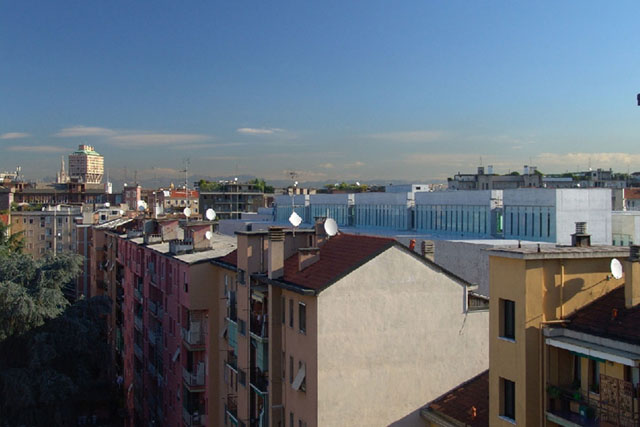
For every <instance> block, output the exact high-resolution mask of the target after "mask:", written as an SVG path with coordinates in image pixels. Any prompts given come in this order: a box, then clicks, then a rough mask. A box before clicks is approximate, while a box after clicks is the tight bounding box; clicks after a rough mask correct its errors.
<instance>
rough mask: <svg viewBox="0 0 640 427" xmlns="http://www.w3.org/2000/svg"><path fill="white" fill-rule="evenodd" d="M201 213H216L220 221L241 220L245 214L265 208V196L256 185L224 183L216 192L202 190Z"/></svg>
mask: <svg viewBox="0 0 640 427" xmlns="http://www.w3.org/2000/svg"><path fill="white" fill-rule="evenodd" d="M199 203H200V211H201V212H205V211H206V210H207V209H213V210H214V211H216V215H217V217H218V218H219V219H239V218H240V217H241V216H242V213H243V212H258V209H259V208H262V207H264V206H265V195H264V193H263V192H261V191H260V189H259V187H258V186H257V185H255V184H249V183H239V182H224V183H220V184H219V185H218V189H216V190H215V191H202V189H200V202H199Z"/></svg>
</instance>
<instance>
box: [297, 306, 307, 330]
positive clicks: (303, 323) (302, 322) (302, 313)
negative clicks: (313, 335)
mask: <svg viewBox="0 0 640 427" xmlns="http://www.w3.org/2000/svg"><path fill="white" fill-rule="evenodd" d="M298 317H299V319H298V323H299V325H298V326H299V327H300V333H301V334H305V333H306V332H307V306H306V305H305V304H304V303H302V302H299V303H298Z"/></svg>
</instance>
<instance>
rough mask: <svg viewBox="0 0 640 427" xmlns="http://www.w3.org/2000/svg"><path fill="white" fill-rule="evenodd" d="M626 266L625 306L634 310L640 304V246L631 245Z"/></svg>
mask: <svg viewBox="0 0 640 427" xmlns="http://www.w3.org/2000/svg"><path fill="white" fill-rule="evenodd" d="M630 249H631V251H630V252H629V259H627V261H626V262H625V266H624V305H625V307H626V308H632V307H635V306H636V305H638V303H640V245H631V248H630Z"/></svg>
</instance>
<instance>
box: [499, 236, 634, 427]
mask: <svg viewBox="0 0 640 427" xmlns="http://www.w3.org/2000/svg"><path fill="white" fill-rule="evenodd" d="M573 240H574V245H572V246H557V247H546V246H545V247H537V248H536V247H526V248H525V247H523V248H509V249H495V250H492V251H490V257H489V263H490V295H491V300H490V320H489V325H490V326H489V329H490V338H489V360H490V369H489V396H490V405H489V417H490V418H489V424H490V425H492V426H511V425H514V424H515V425H518V426H540V425H544V424H545V423H546V422H547V421H552V419H551V418H549V417H548V415H547V414H548V412H547V410H548V408H547V404H548V402H546V400H547V399H546V397H545V396H546V394H547V387H548V384H547V382H548V381H551V383H555V384H560V383H561V384H562V385H564V384H565V383H566V381H565V380H566V378H565V377H563V376H562V375H564V374H567V375H568V374H570V373H571V372H572V371H569V372H568V373H567V371H566V370H565V369H562V368H560V367H561V366H562V367H563V366H565V365H564V364H565V362H566V363H571V358H568V357H565V358H563V357H564V356H562V357H561V355H559V352H560V350H554V349H551V350H549V351H548V353H549V354H548V355H547V352H546V351H545V348H546V347H545V345H546V346H551V347H553V342H554V341H548V342H547V344H545V339H547V340H548V339H551V337H547V338H545V334H544V333H543V332H545V331H549V330H550V329H548V328H550V327H551V326H561V327H562V326H567V327H569V328H570V327H571V326H570V325H571V323H570V320H568V318H569V316H571V315H572V314H574V313H575V312H576V311H577V310H580V309H581V308H583V307H585V306H586V305H588V304H590V303H591V302H593V301H594V300H596V299H597V298H599V297H601V296H603V295H606V294H608V293H610V292H611V291H613V290H614V289H616V288H619V287H620V286H622V285H623V284H624V282H625V279H624V278H621V279H616V278H614V277H613V276H612V273H611V261H612V259H614V258H620V259H626V258H627V257H628V256H629V249H628V248H623V247H619V246H618V247H615V246H590V245H589V239H588V235H586V234H580V233H576V234H575V235H574V239H573ZM626 279H627V280H629V279H630V277H629V272H627V278H626ZM577 353H580V352H579V351H577ZM565 356H566V355H565ZM598 357H600V356H598ZM565 359H567V360H568V362H567V360H565ZM600 359H602V360H605V358H603V357H600ZM578 363H582V364H581V365H580V368H579V370H580V375H583V376H582V377H581V378H585V379H586V378H587V377H588V375H589V372H588V369H589V366H591V365H590V364H589V363H587V362H586V361H584V362H582V361H581V362H578ZM599 363H600V365H597V366H598V367H597V368H593V369H594V371H593V372H594V373H595V374H597V373H598V371H597V370H596V369H599V370H600V371H599V372H600V373H605V374H607V372H608V373H609V374H611V373H612V370H613V369H614V368H613V366H612V365H607V366H605V365H606V364H604V365H603V364H602V362H599ZM559 369H560V370H559ZM620 372H622V371H620ZM607 375H608V374H607ZM616 375H617V376H619V375H618V374H615V375H613V376H616ZM582 384H584V385H582ZM587 384H588V381H585V382H584V383H581V387H582V390H583V391H586V387H588V385H587ZM553 390H555V389H553ZM553 420H555V422H558V421H557V419H556V418H554V419H553ZM561 425H580V424H561Z"/></svg>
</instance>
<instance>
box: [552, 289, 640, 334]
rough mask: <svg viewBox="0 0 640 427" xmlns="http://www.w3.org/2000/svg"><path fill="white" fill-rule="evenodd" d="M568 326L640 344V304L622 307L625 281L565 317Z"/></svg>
mask: <svg viewBox="0 0 640 427" xmlns="http://www.w3.org/2000/svg"><path fill="white" fill-rule="evenodd" d="M568 320H569V322H568V323H567V325H566V326H565V327H566V328H567V329H571V330H575V331H579V332H584V333H587V334H590V335H596V336H601V337H606V338H612V339H615V340H618V341H624V342H627V343H631V344H640V327H639V326H640V306H635V307H632V308H629V309H627V308H625V305H624V285H623V286H620V287H618V288H616V289H614V290H612V291H611V292H609V293H608V294H606V295H603V296H602V297H600V298H598V299H597V300H595V301H593V302H592V303H591V304H589V305H587V306H585V307H583V308H581V309H580V310H578V311H576V312H575V313H573V314H572V315H571V316H569V318H568Z"/></svg>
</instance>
